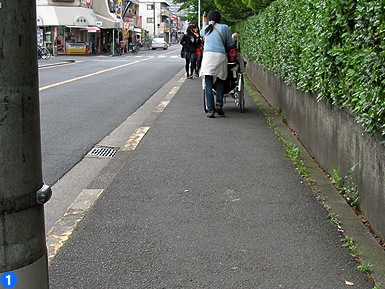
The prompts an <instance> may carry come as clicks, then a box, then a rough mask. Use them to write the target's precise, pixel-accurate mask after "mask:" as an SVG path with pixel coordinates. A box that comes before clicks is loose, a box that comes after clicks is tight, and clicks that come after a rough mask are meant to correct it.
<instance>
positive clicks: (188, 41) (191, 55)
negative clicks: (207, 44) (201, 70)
mask: <svg viewBox="0 0 385 289" xmlns="http://www.w3.org/2000/svg"><path fill="white" fill-rule="evenodd" d="M193 28H194V25H189V26H188V27H187V31H186V32H187V33H186V34H185V35H183V37H182V39H181V41H180V44H181V45H182V46H183V51H184V58H185V60H186V66H185V69H186V73H187V78H189V79H192V78H193V73H194V71H195V66H196V60H197V54H196V49H197V47H199V46H200V44H201V40H200V37H199V35H198V36H196V35H195V34H194V31H193Z"/></svg>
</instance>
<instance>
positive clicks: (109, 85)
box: [39, 45, 183, 186]
mask: <svg viewBox="0 0 385 289" xmlns="http://www.w3.org/2000/svg"><path fill="white" fill-rule="evenodd" d="M178 53H179V46H178V45H176V46H171V47H170V48H169V49H168V50H166V51H164V50H156V51H141V52H139V53H138V54H137V55H133V54H127V55H123V56H118V57H108V56H100V57H98V56H93V57H79V56H59V57H56V59H50V61H51V62H52V61H62V60H64V59H69V58H70V59H75V60H76V61H75V62H74V63H70V64H68V65H59V66H51V67H46V68H41V69H39V86H40V103H41V112H40V113H41V134H42V162H43V178H44V181H45V182H46V183H47V184H49V185H51V186H52V185H53V184H55V183H56V182H57V181H58V180H60V179H61V178H62V177H63V176H64V175H65V174H66V173H67V172H68V171H69V170H70V169H71V168H72V167H73V166H74V165H75V164H77V163H78V162H79V161H80V160H81V159H82V158H83V157H84V156H85V155H86V154H87V153H88V152H89V151H90V150H91V149H92V148H93V147H94V146H95V144H97V143H98V142H99V141H100V140H101V139H103V138H104V137H105V136H107V135H108V134H110V132H111V131H113V130H114V129H115V128H116V127H117V126H118V125H120V124H121V123H122V122H123V121H124V120H125V119H126V118H127V117H128V116H130V115H131V114H132V113H133V112H135V111H136V110H137V109H138V108H139V107H140V106H141V105H142V104H143V103H144V102H145V101H146V100H147V99H148V98H149V97H151V96H152V95H153V94H154V93H155V92H156V91H157V90H158V89H159V88H160V87H162V85H163V84H164V83H166V82H167V81H168V80H170V78H171V77H172V76H174V75H175V73H176V72H177V71H179V70H180V69H181V67H182V66H183V60H182V59H180V57H179V54H178ZM42 63H44V62H43V61H42Z"/></svg>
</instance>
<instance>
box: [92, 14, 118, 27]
mask: <svg viewBox="0 0 385 289" xmlns="http://www.w3.org/2000/svg"><path fill="white" fill-rule="evenodd" d="M95 15H96V18H97V19H98V20H99V21H98V22H99V23H100V24H101V25H98V26H99V27H100V28H120V29H122V28H123V21H122V20H120V19H116V17H115V16H114V15H111V16H109V17H106V16H102V15H99V14H95Z"/></svg>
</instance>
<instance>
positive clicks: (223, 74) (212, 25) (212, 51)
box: [200, 10, 238, 118]
mask: <svg viewBox="0 0 385 289" xmlns="http://www.w3.org/2000/svg"><path fill="white" fill-rule="evenodd" d="M208 21H209V25H208V26H207V27H205V28H204V29H203V30H201V32H200V35H201V36H202V37H203V38H204V39H205V45H204V50H203V59H202V66H201V71H200V76H201V77H204V79H205V97H206V103H207V117H209V118H213V117H214V114H215V112H216V113H218V115H221V116H222V115H224V114H225V113H224V111H223V109H222V106H223V93H224V86H225V80H226V78H227V56H226V47H233V46H234V45H235V40H234V38H237V37H238V33H234V34H232V35H231V32H230V29H229V27H228V26H227V25H225V24H220V22H221V14H220V12H219V11H217V10H212V11H210V12H209V14H208ZM214 79H216V86H217V97H216V100H215V103H214V96H213V92H212V87H213V83H214Z"/></svg>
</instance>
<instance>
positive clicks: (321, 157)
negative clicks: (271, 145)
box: [246, 60, 385, 240]
mask: <svg viewBox="0 0 385 289" xmlns="http://www.w3.org/2000/svg"><path fill="white" fill-rule="evenodd" d="M246 74H247V76H248V77H249V79H250V80H251V81H252V82H253V84H254V85H255V86H256V87H257V88H258V90H259V91H260V93H261V94H262V95H263V97H264V98H265V99H266V100H267V101H268V102H269V103H270V104H271V105H272V106H273V107H276V106H279V107H280V108H281V109H282V113H283V115H284V116H285V118H286V119H287V122H288V124H289V126H290V127H291V128H293V129H294V130H295V131H296V132H297V133H298V135H299V138H300V140H301V142H302V143H303V145H304V147H305V148H306V149H307V150H308V151H309V153H310V154H311V155H312V156H313V157H314V159H315V160H316V161H317V162H318V163H319V165H320V166H321V167H322V168H323V169H324V170H325V171H326V172H328V173H329V174H332V171H333V169H332V166H334V167H336V168H338V167H340V169H341V172H340V175H341V176H342V177H344V176H346V174H347V172H348V171H349V170H350V169H351V168H352V167H353V166H354V165H355V164H357V166H356V168H355V170H354V174H353V182H354V184H356V185H357V186H358V191H359V198H360V200H359V203H360V209H361V211H362V212H363V214H364V215H365V216H366V218H367V219H368V221H369V223H370V225H371V226H372V228H373V230H374V231H375V232H376V234H377V235H378V236H379V237H380V238H381V239H382V240H385V183H384V181H385V180H384V179H385V168H384V166H385V145H382V144H380V141H379V138H377V137H371V136H369V135H366V134H363V130H362V126H361V125H360V124H357V123H356V121H355V119H354V115H352V114H351V113H350V112H349V111H347V110H344V109H339V108H336V107H333V106H331V105H330V104H329V103H327V102H325V101H320V102H318V101H317V100H316V97H315V96H314V95H312V94H310V93H303V92H301V91H299V90H297V89H296V88H295V87H294V86H288V85H286V84H285V83H284V82H283V81H282V80H281V79H278V78H277V77H275V75H274V74H273V73H272V72H270V71H265V70H264V69H262V68H261V67H260V66H258V64H256V63H255V62H253V61H250V60H248V64H247V69H246Z"/></svg>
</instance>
